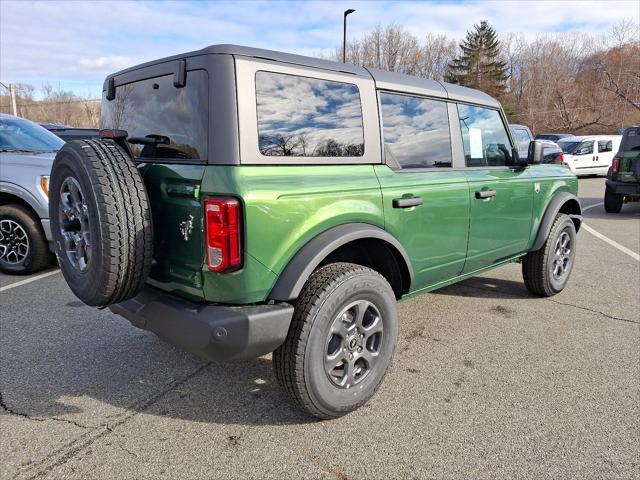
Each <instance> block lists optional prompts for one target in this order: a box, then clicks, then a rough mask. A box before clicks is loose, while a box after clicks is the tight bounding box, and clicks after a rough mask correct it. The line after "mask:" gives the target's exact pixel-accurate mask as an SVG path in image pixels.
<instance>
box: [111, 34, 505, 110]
mask: <svg viewBox="0 0 640 480" xmlns="http://www.w3.org/2000/svg"><path fill="white" fill-rule="evenodd" d="M200 55H240V56H245V57H253V58H261V59H265V60H272V61H276V62H283V63H290V64H295V65H301V66H305V67H312V68H319V69H322V70H329V71H333V72H343V73H349V74H353V75H360V76H364V77H372V78H373V79H374V81H375V82H376V84H384V88H387V89H392V90H399V91H405V90H406V91H408V92H409V93H411V92H412V91H415V92H414V93H426V94H429V92H433V93H432V94H434V95H438V96H442V97H447V98H450V99H452V100H459V101H463V102H469V103H477V104H481V105H488V106H492V107H499V106H500V103H499V102H498V101H497V100H496V99H494V98H493V97H491V96H489V95H487V94H486V93H484V92H481V91H480V90H474V89H471V88H467V87H462V86H460V85H453V84H450V83H446V82H440V81H436V80H429V79H425V78H419V77H413V76H410V75H405V74H402V73H396V72H387V71H383V70H376V69H367V68H364V67H360V66H358V65H353V64H350V63H341V62H335V61H332V60H325V59H322V58H314V57H306V56H304V55H296V54H293V53H284V52H277V51H274V50H265V49H262V48H253V47H244V46H241V45H232V44H219V45H210V46H208V47H205V48H203V49H201V50H194V51H192V52H187V53H182V54H178V55H172V56H169V57H164V58H160V59H157V60H152V61H150V62H146V63H142V64H140V65H135V66H133V67H130V68H126V69H124V70H120V71H119V72H116V73H113V74H111V75H109V76H108V77H107V80H108V79H109V78H111V77H117V76H119V75H122V74H125V73H129V72H133V71H135V70H138V69H141V68H146V67H150V66H153V65H158V64H162V63H165V62H170V61H174V60H180V59H183V58H189V57H196V56H200ZM107 80H105V83H104V85H105V88H106V84H107Z"/></svg>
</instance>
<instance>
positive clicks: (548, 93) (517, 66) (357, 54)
mask: <svg viewBox="0 0 640 480" xmlns="http://www.w3.org/2000/svg"><path fill="white" fill-rule="evenodd" d="M346 53H347V62H349V63H354V64H357V65H363V66H366V67H372V68H379V69H383V70H389V71H392V72H401V73H406V74H409V75H415V76H418V77H424V78H431V79H434V80H445V81H449V82H453V83H457V84H461V85H466V86H470V87H472V88H477V89H479V90H482V91H485V92H487V93H488V94H490V95H492V96H494V97H496V98H498V99H499V100H500V101H501V103H502V104H503V106H504V108H505V111H506V113H507V116H508V118H509V121H510V122H512V123H521V124H525V125H527V126H529V127H530V128H531V129H532V130H533V131H534V133H538V132H542V131H553V132H568V133H575V134H593V133H615V132H617V131H618V130H619V129H620V128H623V127H625V126H627V125H629V124H632V123H640V32H639V26H638V25H637V24H635V23H634V22H633V21H631V20H624V21H621V22H620V23H618V24H616V25H613V26H612V27H611V28H610V30H609V31H608V32H607V33H606V34H603V35H596V34H586V33H582V34H580V33H556V34H539V35H536V36H534V37H529V36H525V35H523V34H517V33H505V34H503V35H499V34H498V33H497V32H496V31H495V29H494V28H493V27H492V26H491V25H489V24H488V23H487V22H485V21H482V22H480V23H478V24H476V25H474V26H473V27H472V28H471V29H470V30H469V31H468V32H467V34H466V36H465V38H464V39H462V41H460V42H458V41H457V40H456V39H454V38H452V37H450V36H447V35H443V34H433V33H428V34H426V35H425V36H423V37H422V38H419V37H417V36H416V35H414V34H412V33H410V32H408V31H407V30H406V29H405V28H404V27H402V26H401V25H397V24H390V25H386V26H383V25H378V26H377V27H376V28H374V29H373V31H371V32H370V33H368V34H366V35H364V36H363V37H361V38H359V39H356V40H353V41H350V42H348V43H347V49H346ZM330 57H331V58H333V59H335V60H341V58H342V51H341V48H336V49H335V51H334V52H333V53H332V54H331V55H330ZM16 94H17V95H16V96H17V99H16V103H17V107H18V114H19V115H20V116H23V117H26V118H29V119H31V120H34V121H37V122H50V123H63V124H69V125H72V126H77V127H97V126H98V125H99V122H100V101H99V100H97V99H95V98H91V97H82V96H78V95H76V94H74V93H72V92H69V91H65V90H64V89H62V88H60V87H58V88H54V87H52V86H51V85H47V84H45V86H44V87H43V88H42V92H41V95H40V97H41V99H39V100H36V99H35V97H36V95H35V89H34V87H33V86H31V85H28V84H18V85H17V89H16ZM0 112H4V113H10V112H11V101H10V98H9V95H8V93H7V92H0Z"/></svg>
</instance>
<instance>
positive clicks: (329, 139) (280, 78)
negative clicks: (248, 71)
mask: <svg viewBox="0 0 640 480" xmlns="http://www.w3.org/2000/svg"><path fill="white" fill-rule="evenodd" d="M256 102H257V113H258V135H259V148H260V152H261V153H262V154H263V155H273V156H285V157H361V156H362V155H363V154H364V128H363V125H362V106H361V103H360V92H359V90H358V87H356V86H355V85H352V84H349V83H342V82H332V81H327V80H319V79H315V78H307V77H299V76H296V75H285V74H281V73H271V72H257V73H256Z"/></svg>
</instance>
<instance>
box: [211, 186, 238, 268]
mask: <svg viewBox="0 0 640 480" xmlns="http://www.w3.org/2000/svg"><path fill="white" fill-rule="evenodd" d="M204 215H205V224H206V228H207V265H208V267H209V270H213V271H214V272H226V271H231V270H237V269H238V268H240V267H241V266H242V249H241V245H240V230H241V217H240V202H239V201H238V199H237V198H233V197H212V198H209V199H207V200H205V201H204Z"/></svg>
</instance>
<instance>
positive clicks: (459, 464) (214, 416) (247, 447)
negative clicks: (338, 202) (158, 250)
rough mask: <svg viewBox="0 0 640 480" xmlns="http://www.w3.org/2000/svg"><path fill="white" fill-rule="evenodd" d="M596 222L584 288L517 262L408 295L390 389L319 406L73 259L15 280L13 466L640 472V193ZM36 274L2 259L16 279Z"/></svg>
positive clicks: (596, 183) (4, 306) (591, 203)
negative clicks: (131, 301)
mask: <svg viewBox="0 0 640 480" xmlns="http://www.w3.org/2000/svg"><path fill="white" fill-rule="evenodd" d="M603 192H604V179H602V178H597V179H583V180H580V197H581V200H582V204H583V207H591V208H588V210H587V211H586V212H585V217H586V224H587V225H588V226H589V227H590V228H591V229H592V230H595V231H596V232H599V233H600V234H602V235H605V236H606V237H608V238H609V239H611V240H612V241H613V242H615V243H616V244H617V245H618V247H620V248H622V250H625V249H626V250H627V251H626V253H625V251H622V250H621V249H620V248H618V247H616V246H614V245H612V244H610V243H607V242H606V241H605V240H603V239H602V238H599V237H598V236H596V235H594V234H593V233H592V232H590V231H587V230H584V229H583V230H581V232H580V233H579V235H578V256H577V261H576V266H575V268H574V271H573V275H572V278H571V280H570V282H569V286H568V287H567V289H566V290H565V291H564V292H563V293H561V294H560V295H557V296H556V297H553V298H550V299H539V298H534V297H532V296H531V295H529V294H528V292H527V290H526V289H525V287H524V285H523V283H522V281H521V275H520V266H519V265H516V264H513V265H509V266H506V267H503V268H501V269H499V270H495V271H492V272H489V273H488V274H485V275H483V276H482V277H478V278H474V279H471V280H468V281H465V282H463V283H461V284H458V285H455V286H452V287H448V288H445V289H443V290H440V291H438V292H435V293H432V294H428V295H424V296H422V297H420V298H416V299H413V300H410V301H406V302H403V303H401V305H400V318H401V339H400V343H399V345H398V350H397V353H396V356H395V360H394V363H393V365H392V369H391V371H390V373H389V374H388V376H387V378H386V380H385V383H384V385H383V386H382V388H381V390H380V391H379V393H378V394H377V396H376V397H375V398H374V400H373V401H371V402H370V403H369V404H367V405H366V406H365V407H364V408H362V409H360V410H359V411H357V412H354V413H352V414H350V415H348V416H346V417H344V418H342V419H338V420H334V421H330V422H318V421H314V420H312V419H310V418H308V417H306V416H305V415H304V414H302V413H301V412H299V411H298V410H296V409H295V408H294V407H292V406H291V405H290V404H289V403H288V401H287V399H286V397H285V396H284V394H283V393H281V392H280V390H279V388H278V386H277V384H276V382H275V378H274V375H273V374H272V371H271V359H270V357H263V358H259V359H257V360H255V361H251V362H246V363H238V364H227V365H224V364H211V363H204V362H202V361H200V360H199V359H197V358H195V357H192V356H190V355H188V354H185V353H182V352H180V351H178V350H176V349H174V348H173V347H171V346H169V345H167V344H165V343H163V342H162V341H160V340H159V339H158V338H157V337H155V336H154V335H153V334H150V333H147V332H143V331H141V330H137V329H135V328H133V327H132V326H131V325H130V324H129V323H128V322H127V321H126V320H124V319H122V318H121V317H118V316H116V315H113V314H111V313H110V312H109V311H107V310H102V311H101V310H96V309H93V308H89V307H86V306H83V305H82V304H81V303H80V302H79V301H77V300H76V299H75V297H74V296H73V295H72V294H71V292H70V291H69V289H68V288H67V287H66V284H65V283H64V281H63V279H62V277H61V275H60V274H59V273H56V274H53V275H50V276H48V277H46V278H42V279H39V280H37V281H34V282H32V283H28V284H26V285H21V286H19V287H16V288H10V289H6V290H5V291H2V292H1V293H0V307H1V309H0V312H1V313H0V369H1V371H0V380H1V382H0V387H1V388H0V390H1V392H2V411H1V412H0V459H1V460H0V462H1V466H0V477H1V478H3V479H30V478H78V479H90V478H122V479H124V478H136V479H138V478H198V479H199V478H225V479H229V478H274V479H276V478H277V479H284V478H303V477H304V478H327V479H338V480H346V479H358V478H385V479H387V478H465V479H466V478H580V479H585V478H594V479H595V478H597V479H601V478H612V479H621V478H640V294H639V284H640V283H639V282H640V261H638V260H637V259H636V258H634V257H633V253H634V252H635V254H637V253H638V252H640V204H638V203H635V204H630V205H625V206H624V207H623V211H622V213H621V214H620V215H609V214H606V213H605V212H604V209H603V207H602V205H598V204H599V203H601V202H602V197H603ZM20 280H24V278H16V277H7V276H2V277H1V278H0V285H1V286H3V287H6V286H7V285H9V284H11V283H13V282H16V281H20Z"/></svg>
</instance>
